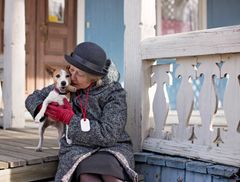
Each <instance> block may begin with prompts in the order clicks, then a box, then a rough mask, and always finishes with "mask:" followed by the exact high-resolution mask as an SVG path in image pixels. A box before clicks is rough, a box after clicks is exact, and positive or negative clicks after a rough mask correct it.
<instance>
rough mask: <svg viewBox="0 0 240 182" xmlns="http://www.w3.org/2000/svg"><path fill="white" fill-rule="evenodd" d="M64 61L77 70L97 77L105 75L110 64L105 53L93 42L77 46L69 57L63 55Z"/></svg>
mask: <svg viewBox="0 0 240 182" xmlns="http://www.w3.org/2000/svg"><path fill="white" fill-rule="evenodd" d="M65 59H66V61H67V62H68V63H70V64H71V65H73V66H75V67H77V68H78V69H80V70H82V71H85V72H87V73H91V74H94V75H98V76H105V75H107V73H108V67H109V65H110V64H111V61H110V60H109V59H107V57H106V53H105V51H104V50H103V49H102V48H101V47H100V46H99V45H97V44H95V43H93V42H83V43H80V44H78V45H77V46H76V48H75V50H74V52H73V53H71V55H65Z"/></svg>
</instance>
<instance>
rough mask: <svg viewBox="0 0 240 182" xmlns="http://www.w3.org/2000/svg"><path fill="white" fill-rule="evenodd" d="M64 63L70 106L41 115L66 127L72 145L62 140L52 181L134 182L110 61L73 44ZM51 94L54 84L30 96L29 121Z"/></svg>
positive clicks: (121, 100)
mask: <svg viewBox="0 0 240 182" xmlns="http://www.w3.org/2000/svg"><path fill="white" fill-rule="evenodd" d="M65 59H66V61H67V62H68V63H69V64H70V68H69V71H70V74H71V80H72V85H73V86H75V87H76V88H77V92H76V93H72V95H71V105H70V104H69V103H68V102H64V103H65V105H64V106H56V105H54V104H52V105H49V106H48V109H47V111H46V113H45V114H46V116H47V117H50V118H52V119H54V120H58V121H56V122H63V123H65V124H66V125H68V126H69V138H70V139H71V140H72V144H71V145H70V144H68V143H67V142H66V138H65V137H63V138H62V139H61V145H60V146H61V147H60V150H59V165H58V170H57V174H56V176H55V181H80V182H102V181H104V182H121V181H133V182H136V181H137V174H136V172H135V171H134V170H133V168H134V158H133V150H132V144H131V140H130V137H129V136H128V134H127V133H126V131H125V125H126V121H127V104H126V92H125V91H124V89H123V88H122V87H121V85H120V83H119V82H117V81H116V80H113V79H112V78H114V77H113V76H112V74H115V72H114V71H110V69H109V68H111V67H112V65H111V64H112V63H111V61H110V60H108V59H107V58H106V53H105V52H104V50H103V49H102V48H101V47H100V46H98V45H97V44H95V43H92V42H84V43H81V44H79V45H77V46H76V48H75V50H74V52H73V53H72V54H71V55H65ZM108 72H111V74H110V73H108ZM115 75H116V74H115ZM52 89H53V85H51V86H48V87H46V88H43V89H42V90H36V91H34V92H33V93H32V94H31V95H29V96H28V98H27V99H26V108H27V109H28V110H29V112H30V113H31V114H32V116H33V117H35V116H36V114H37V113H38V106H39V105H40V104H41V103H42V102H43V100H44V99H45V98H46V97H47V95H48V93H49V92H50V91H51V90H52Z"/></svg>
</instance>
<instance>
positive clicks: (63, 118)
mask: <svg viewBox="0 0 240 182" xmlns="http://www.w3.org/2000/svg"><path fill="white" fill-rule="evenodd" d="M63 103H64V104H63V105H56V104H49V105H48V107H47V110H46V112H45V115H46V116H47V117H50V118H51V119H53V120H56V121H60V122H63V123H65V124H67V125H69V123H70V120H71V119H72V117H73V115H74V112H73V110H72V106H71V105H70V103H69V102H68V101H67V99H66V98H65V99H63Z"/></svg>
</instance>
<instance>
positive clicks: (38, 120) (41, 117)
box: [35, 114, 45, 123]
mask: <svg viewBox="0 0 240 182" xmlns="http://www.w3.org/2000/svg"><path fill="white" fill-rule="evenodd" d="M44 120H45V116H42V115H41V114H39V115H37V116H36V117H35V122H37V123H39V122H43V121H44Z"/></svg>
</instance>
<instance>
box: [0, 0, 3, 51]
mask: <svg viewBox="0 0 240 182" xmlns="http://www.w3.org/2000/svg"><path fill="white" fill-rule="evenodd" d="M3 27H4V0H0V54H3Z"/></svg>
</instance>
